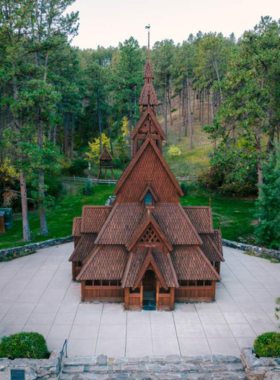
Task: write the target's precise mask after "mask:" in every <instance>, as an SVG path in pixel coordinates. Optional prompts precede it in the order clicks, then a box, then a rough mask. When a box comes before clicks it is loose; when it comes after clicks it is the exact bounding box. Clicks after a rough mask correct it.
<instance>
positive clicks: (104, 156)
mask: <svg viewBox="0 0 280 380" xmlns="http://www.w3.org/2000/svg"><path fill="white" fill-rule="evenodd" d="M100 160H102V161H112V160H113V157H112V156H111V154H110V152H109V151H108V149H107V148H106V146H105V147H104V149H103V152H102V154H101V156H100Z"/></svg>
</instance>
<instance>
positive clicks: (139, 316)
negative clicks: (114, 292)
mask: <svg viewBox="0 0 280 380" xmlns="http://www.w3.org/2000/svg"><path fill="white" fill-rule="evenodd" d="M72 250H73V244H72V243H68V244H63V245H60V246H58V247H50V248H46V249H42V250H40V251H38V253H36V254H34V255H31V256H26V257H22V258H19V259H16V260H13V261H10V262H7V263H0V337H1V336H4V335H9V334H13V333H16V332H19V331H36V332H39V333H41V334H43V335H44V336H45V337H46V339H47V343H48V346H49V349H50V350H51V349H53V348H61V347H62V344H63V342H64V339H69V355H70V356H76V355H79V356H89V355H99V354H105V355H108V356H114V357H116V356H130V357H132V356H133V357H134V356H145V355H192V356H193V355H209V354H215V355H217V354H225V355H234V356H235V355H239V353H240V349H241V348H242V347H249V346H252V344H253V341H254V339H255V337H256V336H257V335H259V334H261V333H263V332H265V331H279V329H278V326H277V321H276V319H275V317H274V309H275V298H276V297H277V296H278V297H279V296H280V264H272V263H270V262H269V261H268V260H264V259H260V258H256V257H251V256H248V255H245V254H244V253H242V252H240V251H238V250H235V249H232V248H226V247H225V248H224V255H225V259H226V263H223V264H222V282H221V283H218V284H217V297H216V302H214V303H210V304H209V303H208V304H207V303H197V304H176V310H175V311H174V312H156V311H142V312H132V311H128V312H124V311H123V307H122V305H119V304H81V303H80V284H79V283H73V282H72V281H71V264H70V263H69V262H68V257H69V256H70V254H71V252H72ZM278 324H279V322H278Z"/></svg>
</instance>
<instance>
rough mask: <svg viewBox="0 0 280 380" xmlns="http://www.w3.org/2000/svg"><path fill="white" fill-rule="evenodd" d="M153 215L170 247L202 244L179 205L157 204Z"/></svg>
mask: <svg viewBox="0 0 280 380" xmlns="http://www.w3.org/2000/svg"><path fill="white" fill-rule="evenodd" d="M153 215H154V216H155V218H156V220H157V222H158V224H159V225H160V226H161V228H162V230H163V231H165V233H166V235H167V237H168V240H169V241H170V242H171V244H172V245H200V244H202V240H201V238H200V237H199V235H198V233H197V231H196V229H195V228H194V226H193V224H192V222H191V221H190V219H189V218H188V215H187V214H186V213H185V212H184V210H183V208H182V206H181V205H180V204H174V203H160V202H159V203H157V204H156V207H155V208H154V210H153Z"/></svg>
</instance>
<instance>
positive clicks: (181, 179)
mask: <svg viewBox="0 0 280 380" xmlns="http://www.w3.org/2000/svg"><path fill="white" fill-rule="evenodd" d="M197 178H198V177H197V176H195V175H189V176H186V177H176V179H177V181H178V182H188V181H196V180H197ZM64 180H65V181H74V182H77V183H85V182H86V181H87V178H86V177H76V176H73V177H64ZM90 180H91V182H92V183H94V184H97V183H101V184H107V185H116V184H117V183H118V180H117V179H97V178H90Z"/></svg>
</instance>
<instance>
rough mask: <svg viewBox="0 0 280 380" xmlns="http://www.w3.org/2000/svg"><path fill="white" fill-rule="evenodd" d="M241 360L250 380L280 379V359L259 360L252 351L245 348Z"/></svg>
mask: <svg viewBox="0 0 280 380" xmlns="http://www.w3.org/2000/svg"><path fill="white" fill-rule="evenodd" d="M241 360H242V364H243V366H244V369H245V373H246V376H247V379H248V380H263V379H267V380H276V379H278V380H279V379H280V358H257V357H256V355H255V354H254V353H253V350H252V349H250V348H245V349H243V350H242V352H241Z"/></svg>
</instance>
